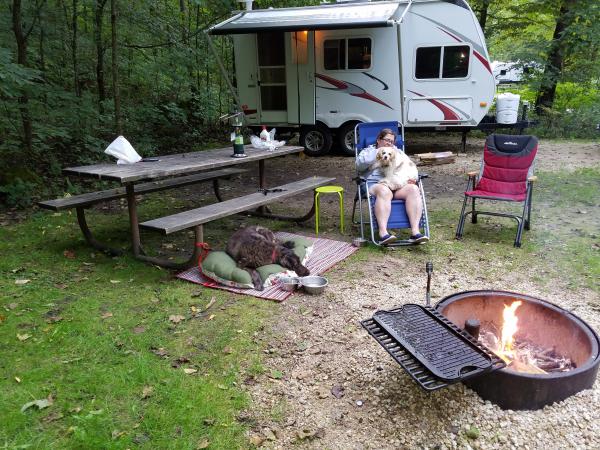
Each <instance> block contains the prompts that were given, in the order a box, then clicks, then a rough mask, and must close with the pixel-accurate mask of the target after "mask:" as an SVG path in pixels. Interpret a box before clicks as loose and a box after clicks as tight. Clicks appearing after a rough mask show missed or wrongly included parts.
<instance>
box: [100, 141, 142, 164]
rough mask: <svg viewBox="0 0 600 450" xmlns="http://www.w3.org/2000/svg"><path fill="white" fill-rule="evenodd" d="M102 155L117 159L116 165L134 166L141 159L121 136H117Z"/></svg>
mask: <svg viewBox="0 0 600 450" xmlns="http://www.w3.org/2000/svg"><path fill="white" fill-rule="evenodd" d="M104 153H106V154H107V155H110V156H114V157H115V158H117V164H135V163H136V162H138V161H140V160H141V159H142V157H141V156H140V155H138V153H137V152H136V151H135V149H134V148H133V147H132V146H131V144H130V143H129V141H128V140H127V139H125V138H124V137H123V136H119V137H118V138H116V139H115V140H114V141H112V142H111V143H110V145H109V146H108V147H106V150H104Z"/></svg>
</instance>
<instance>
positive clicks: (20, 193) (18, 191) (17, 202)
mask: <svg viewBox="0 0 600 450" xmlns="http://www.w3.org/2000/svg"><path fill="white" fill-rule="evenodd" d="M35 188H36V184H35V183H32V182H30V181H23V180H21V179H20V178H17V179H15V180H14V181H13V182H11V183H10V184H6V185H3V186H0V198H2V197H4V202H5V203H6V204H7V205H8V206H11V207H18V208H25V207H27V206H30V205H31V203H32V197H33V192H34V190H35Z"/></svg>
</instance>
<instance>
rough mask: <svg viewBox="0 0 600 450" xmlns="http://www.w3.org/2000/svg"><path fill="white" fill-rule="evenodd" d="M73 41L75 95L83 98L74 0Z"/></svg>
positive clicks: (74, 2)
mask: <svg viewBox="0 0 600 450" xmlns="http://www.w3.org/2000/svg"><path fill="white" fill-rule="evenodd" d="M72 19H73V20H72V22H71V23H72V27H73V34H72V41H71V58H72V61H73V84H74V86H75V95H76V96H77V97H81V86H80V84H79V62H78V61H77V0H73V16H72Z"/></svg>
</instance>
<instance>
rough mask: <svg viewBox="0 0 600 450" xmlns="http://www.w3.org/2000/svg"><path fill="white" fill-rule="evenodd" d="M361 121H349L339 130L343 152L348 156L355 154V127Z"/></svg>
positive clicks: (339, 140)
mask: <svg viewBox="0 0 600 450" xmlns="http://www.w3.org/2000/svg"><path fill="white" fill-rule="evenodd" d="M359 123H360V122H348V123H346V124H345V125H343V126H341V127H340V128H339V130H338V135H337V137H338V143H339V144H340V148H341V150H342V153H343V154H344V155H347V156H354V153H355V152H354V128H355V127H356V124H359Z"/></svg>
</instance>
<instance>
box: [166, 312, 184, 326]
mask: <svg viewBox="0 0 600 450" xmlns="http://www.w3.org/2000/svg"><path fill="white" fill-rule="evenodd" d="M169 320H170V321H171V322H173V323H175V324H177V323H179V322H181V321H182V320H185V317H184V316H182V315H179V314H174V315H171V316H169Z"/></svg>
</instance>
